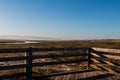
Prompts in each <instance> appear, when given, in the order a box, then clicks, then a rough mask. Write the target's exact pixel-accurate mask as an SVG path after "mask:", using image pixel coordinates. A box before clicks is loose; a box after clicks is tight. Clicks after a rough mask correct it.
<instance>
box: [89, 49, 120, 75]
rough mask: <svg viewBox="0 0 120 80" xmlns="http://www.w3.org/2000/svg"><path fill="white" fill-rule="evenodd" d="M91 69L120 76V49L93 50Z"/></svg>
mask: <svg viewBox="0 0 120 80" xmlns="http://www.w3.org/2000/svg"><path fill="white" fill-rule="evenodd" d="M91 56H92V58H91V61H92V62H91V67H93V68H95V69H99V70H101V69H102V70H106V71H109V72H110V73H114V74H120V49H105V48H92V50H91Z"/></svg>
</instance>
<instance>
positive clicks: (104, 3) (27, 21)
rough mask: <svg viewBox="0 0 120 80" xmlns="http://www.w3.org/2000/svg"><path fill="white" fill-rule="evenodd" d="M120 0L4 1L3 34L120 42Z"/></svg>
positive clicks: (1, 13) (1, 10)
mask: <svg viewBox="0 0 120 80" xmlns="http://www.w3.org/2000/svg"><path fill="white" fill-rule="evenodd" d="M119 4H120V0H0V35H16V36H18V35H19V36H37V37H45V38H55V39H62V40H85V39H87V40H89V39H120V5H119Z"/></svg>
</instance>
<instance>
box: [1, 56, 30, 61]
mask: <svg viewBox="0 0 120 80" xmlns="http://www.w3.org/2000/svg"><path fill="white" fill-rule="evenodd" d="M27 58H28V57H27V56H17V57H2V58H0V61H1V62H2V61H19V60H26V59H27Z"/></svg>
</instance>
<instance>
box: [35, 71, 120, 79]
mask: <svg viewBox="0 0 120 80" xmlns="http://www.w3.org/2000/svg"><path fill="white" fill-rule="evenodd" d="M34 79H35V80H120V75H115V74H110V73H108V72H106V71H95V70H84V71H78V72H71V73H60V74H55V75H48V76H42V77H35V78H34Z"/></svg>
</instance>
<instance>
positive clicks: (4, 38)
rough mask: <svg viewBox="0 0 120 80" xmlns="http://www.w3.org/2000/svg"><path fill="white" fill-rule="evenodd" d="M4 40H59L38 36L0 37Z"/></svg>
mask: <svg viewBox="0 0 120 80" xmlns="http://www.w3.org/2000/svg"><path fill="white" fill-rule="evenodd" d="M0 39H2V40H6V39H7V40H58V39H55V38H48V37H36V36H18V35H0Z"/></svg>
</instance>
